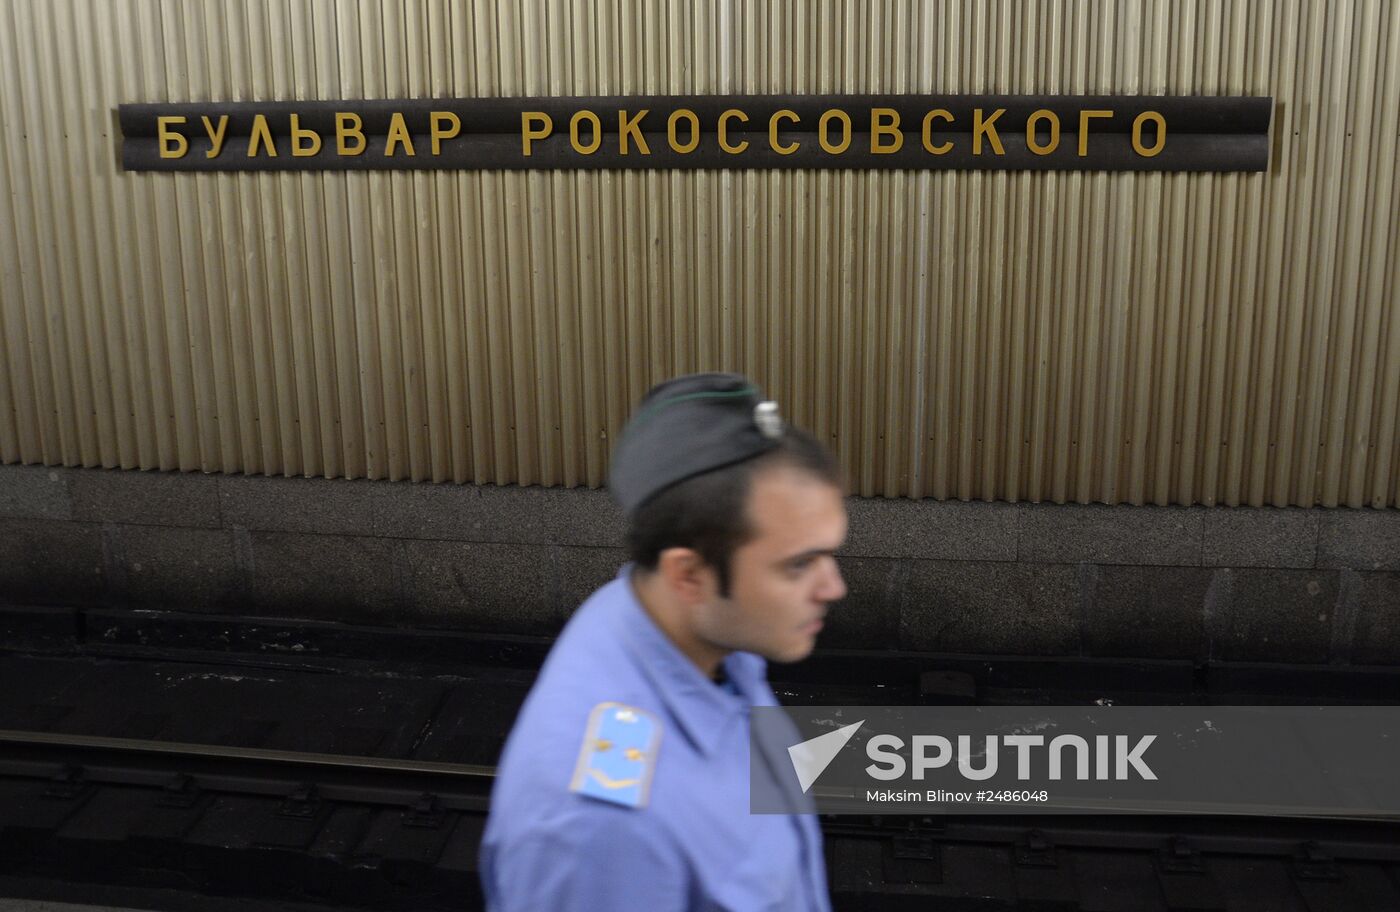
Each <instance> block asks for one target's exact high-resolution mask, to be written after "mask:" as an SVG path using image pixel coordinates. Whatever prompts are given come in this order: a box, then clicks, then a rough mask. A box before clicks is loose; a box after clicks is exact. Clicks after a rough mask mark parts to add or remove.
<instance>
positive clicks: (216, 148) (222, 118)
mask: <svg viewBox="0 0 1400 912" xmlns="http://www.w3.org/2000/svg"><path fill="white" fill-rule="evenodd" d="M200 120H202V121H204V132H206V133H208V134H209V142H210V144H211V145H210V146H209V151H208V152H205V153H204V157H205V158H218V157H219V153H220V152H222V151H223V149H224V131H225V130H227V129H228V115H227V114H220V115H219V129H217V130H215V129H214V124H213V123H211V122H210V121H209V118H208V117H201V118H200Z"/></svg>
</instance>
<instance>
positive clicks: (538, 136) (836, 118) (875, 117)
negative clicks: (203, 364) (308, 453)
mask: <svg viewBox="0 0 1400 912" xmlns="http://www.w3.org/2000/svg"><path fill="white" fill-rule="evenodd" d="M1272 109H1273V100H1272V99H1271V98H1267V97H1197V96H1162V95H1155V96H1154V95H747V96H744V95H738V96H719V95H703V96H674V95H668V96H610V97H578V98H564V97H553V98H442V99H413V100H392V99H388V100H372V101H285V102H239V103H230V104H218V103H212V102H211V103H202V102H196V103H187V104H125V105H122V106H121V108H120V120H121V128H122V135H123V137H124V143H123V148H122V165H123V167H125V168H126V169H127V170H129V171H367V170H395V171H399V170H428V169H449V170H452V169H456V170H475V169H509V170H521V169H553V168H563V169H587V170H597V169H607V168H610V169H623V168H643V169H645V168H667V169H693V168H761V169H786V168H858V169H867V168H880V169H893V168H904V169H922V168H927V169H952V170H995V171H1014V170H1032V171H1263V170H1265V169H1267V168H1268V164H1269V142H1268V133H1269V118H1270V114H1271V112H1272Z"/></svg>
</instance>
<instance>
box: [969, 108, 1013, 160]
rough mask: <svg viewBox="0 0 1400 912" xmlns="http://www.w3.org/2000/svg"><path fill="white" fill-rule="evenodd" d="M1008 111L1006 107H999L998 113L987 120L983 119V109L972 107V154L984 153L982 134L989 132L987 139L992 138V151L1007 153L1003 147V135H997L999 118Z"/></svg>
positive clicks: (1001, 153) (999, 153) (1000, 153)
mask: <svg viewBox="0 0 1400 912" xmlns="http://www.w3.org/2000/svg"><path fill="white" fill-rule="evenodd" d="M1005 113H1006V109H1005V108H997V110H996V113H995V114H993V115H992V116H991V117H988V118H987V119H986V120H983V119H982V109H981V108H973V109H972V154H973V155H981V154H982V134H984V133H985V134H987V139H989V140H991V143H992V151H993V152H995V153H996V154H998V155H1005V154H1006V150H1005V149H1003V148H1002V147H1001V137H1000V136H998V135H997V128H996V122H997V118H998V117H1000V116H1001V115H1003V114H1005Z"/></svg>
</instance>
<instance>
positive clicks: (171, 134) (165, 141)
mask: <svg viewBox="0 0 1400 912" xmlns="http://www.w3.org/2000/svg"><path fill="white" fill-rule="evenodd" d="M184 122H185V118H183V117H157V118H156V133H157V135H159V136H160V157H161V158H184V157H185V153H186V152H188V151H190V141H189V140H188V139H185V134H183V133H177V132H175V131H174V130H169V129H166V125H167V124H182V123H184ZM172 141H173V142H174V143H175V148H174V149H172V148H171V147H170V144H171V142H172Z"/></svg>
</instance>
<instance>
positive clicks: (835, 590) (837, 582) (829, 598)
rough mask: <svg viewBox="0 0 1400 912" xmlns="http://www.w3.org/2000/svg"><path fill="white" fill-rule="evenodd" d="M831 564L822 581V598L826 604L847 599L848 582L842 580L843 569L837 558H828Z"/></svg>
mask: <svg viewBox="0 0 1400 912" xmlns="http://www.w3.org/2000/svg"><path fill="white" fill-rule="evenodd" d="M827 561H829V564H828V566H827V572H826V575H825V577H824V578H823V579H822V588H821V591H820V598H821V600H822V601H824V602H837V601H840V600H841V599H843V598H845V597H846V581H845V580H844V579H842V578H841V567H840V565H838V564H837V563H836V558H834V557H827Z"/></svg>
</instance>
